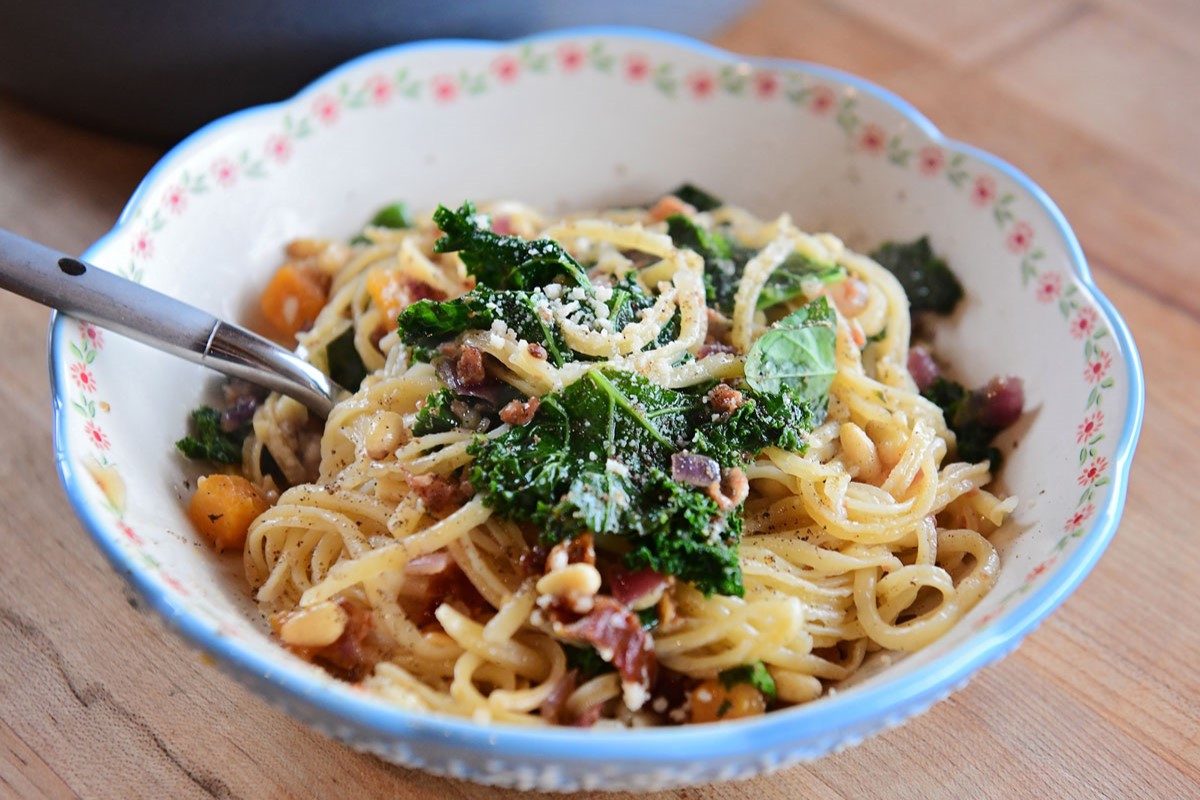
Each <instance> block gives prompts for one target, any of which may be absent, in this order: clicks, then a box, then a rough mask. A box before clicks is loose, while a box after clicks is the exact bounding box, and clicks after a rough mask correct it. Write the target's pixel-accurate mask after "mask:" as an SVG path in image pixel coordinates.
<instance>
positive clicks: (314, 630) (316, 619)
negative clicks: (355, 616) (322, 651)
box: [279, 600, 350, 647]
mask: <svg viewBox="0 0 1200 800" xmlns="http://www.w3.org/2000/svg"><path fill="white" fill-rule="evenodd" d="M349 620H350V616H349V615H348V614H347V613H346V611H345V610H344V609H343V608H342V607H341V606H339V605H338V604H337V603H335V602H333V601H332V600H326V601H324V602H322V603H317V604H315V605H311V606H307V607H304V608H298V609H296V610H295V611H290V612H288V613H287V614H286V615H285V616H284V618H283V621H282V622H281V624H280V625H279V638H280V639H282V640H283V642H284V643H285V644H290V645H292V646H293V647H325V646H326V645H330V644H333V643H334V642H336V641H337V640H338V637H340V636H341V635H342V633H343V632H344V631H345V630H346V623H347V622H348V621H349Z"/></svg>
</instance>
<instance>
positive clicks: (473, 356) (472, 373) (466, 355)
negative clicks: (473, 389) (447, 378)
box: [455, 345, 487, 386]
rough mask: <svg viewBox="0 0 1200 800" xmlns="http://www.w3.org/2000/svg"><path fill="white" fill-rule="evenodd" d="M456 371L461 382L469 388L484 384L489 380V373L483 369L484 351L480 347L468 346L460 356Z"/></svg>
mask: <svg viewBox="0 0 1200 800" xmlns="http://www.w3.org/2000/svg"><path fill="white" fill-rule="evenodd" d="M455 369H456V370H457V372H458V378H459V380H461V381H462V382H463V383H465V384H467V385H468V386H474V385H477V384H480V383H483V382H484V380H485V379H486V378H487V372H485V371H484V369H483V351H482V350H480V349H479V348H478V347H471V346H470V345H467V346H466V347H464V348H463V349H462V352H461V353H460V354H459V356H458V364H457V365H455Z"/></svg>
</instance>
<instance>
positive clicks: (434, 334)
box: [398, 286, 575, 367]
mask: <svg viewBox="0 0 1200 800" xmlns="http://www.w3.org/2000/svg"><path fill="white" fill-rule="evenodd" d="M539 302H543V303H544V302H545V297H544V296H542V297H541V298H540V299H539V297H538V296H537V294H536V293H534V292H528V291H515V290H514V291H496V290H493V289H489V288H488V287H486V286H478V287H476V288H474V289H472V290H471V291H469V292H467V293H466V294H465V295H463V296H462V297H457V298H455V299H453V300H441V301H439V300H418V301H417V302H415V303H413V304H412V305H410V306H409V307H408V308H406V309H404V310H403V311H401V312H400V316H399V318H398V322H399V333H400V340H401V341H403V342H404V343H405V344H408V345H421V346H425V347H429V346H432V345H437V344H441V343H442V342H446V341H449V340H451V339H453V338H455V337H456V336H458V335H459V334H460V333H463V332H464V331H468V330H487V329H488V328H491V327H492V325H493V323H495V321H496V320H500V321H502V322H503V323H504V324H505V325H506V326H507V327H508V328H509V330H511V331H513V332H514V333H515V334H516V335H517V337H518V338H519V339H524V340H525V341H527V342H537V343H538V344H540V345H542V346H543V347H545V348H546V353H547V355H548V356H549V358H550V359H551V360H552V361H553V362H554V364H555V366H559V367H561V366H562V365H563V364H564V363H566V362H567V361H573V360H574V359H575V356H574V353H573V352H572V351H571V349H570V348H568V347H567V345H566V343H565V342H564V341H563V338H562V334H561V333H560V332H559V330H558V326H557V325H555V324H554V323H553V322H552V321H547V320H545V319H543V317H542V315H540V314H539V313H538V305H539Z"/></svg>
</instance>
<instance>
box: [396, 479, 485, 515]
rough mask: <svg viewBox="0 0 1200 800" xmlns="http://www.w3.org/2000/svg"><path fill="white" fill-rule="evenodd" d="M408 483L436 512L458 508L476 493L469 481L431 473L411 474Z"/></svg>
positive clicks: (426, 506) (440, 512)
mask: <svg viewBox="0 0 1200 800" xmlns="http://www.w3.org/2000/svg"><path fill="white" fill-rule="evenodd" d="M408 485H409V486H411V487H412V490H413V491H414V492H416V493H417V495H418V496H419V497H420V498H421V502H423V503H424V504H425V508H426V509H428V510H429V511H431V512H432V513H434V514H442V513H445V512H447V511H451V510H453V509H456V508H458V507H459V506H460V505H462V504H463V502H464V501H466V500H467V499H468V498H470V497H471V496H472V495H474V494H475V490H474V489H473V488H472V487H471V484H470V482H469V481H466V480H457V479H455V478H445V477H443V476H441V475H434V474H431V473H426V474H421V475H409V476H408Z"/></svg>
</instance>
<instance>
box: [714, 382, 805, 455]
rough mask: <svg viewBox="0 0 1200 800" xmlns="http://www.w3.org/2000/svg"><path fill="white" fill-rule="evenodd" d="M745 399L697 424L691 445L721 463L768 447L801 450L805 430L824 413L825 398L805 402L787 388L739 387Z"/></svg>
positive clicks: (800, 451) (803, 448) (755, 453)
mask: <svg viewBox="0 0 1200 800" xmlns="http://www.w3.org/2000/svg"><path fill="white" fill-rule="evenodd" d="M741 392H742V396H743V397H744V399H745V401H746V402H745V403H744V404H743V405H742V406H741V407H740V408H738V409H737V411H735V412H733V414H732V415H731V416H730V417H729V419H727V420H723V421H720V420H719V421H717V422H712V421H711V419H710V421H709V422H707V423H706V424H703V425H701V426H699V427H698V428H697V429H696V433H695V434H694V435H693V438H692V443H691V449H692V450H694V451H695V452H697V453H701V454H703V455H706V456H710V457H712V458H715V459H716V460H717V461H718V462H720V463H721V464H736V463H739V462H741V461H743V460H745V458H746V457H748V456H754V455H757V454H758V453H760V452H762V451H763V450H764V449H766V448H768V447H779V448H782V449H784V450H790V451H792V452H794V453H803V452H804V451H805V450H806V449H807V448H808V444H807V442H805V441H804V434H805V433H807V432H808V431H810V430H812V429H813V427H815V426H816V425H817V424H818V423H819V422H820V421H821V420H822V419H824V417H825V406H826V404H827V402H828V398H824V399H822V401H821V402H820V403H805V402H802V401H801V400H799V399H798V398H797V397H796V395H795V394H793V393H792V392H790V391H784V392H776V393H769V392H759V391H756V390H754V389H752V388H750V387H748V386H743V387H742V388H741Z"/></svg>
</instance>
